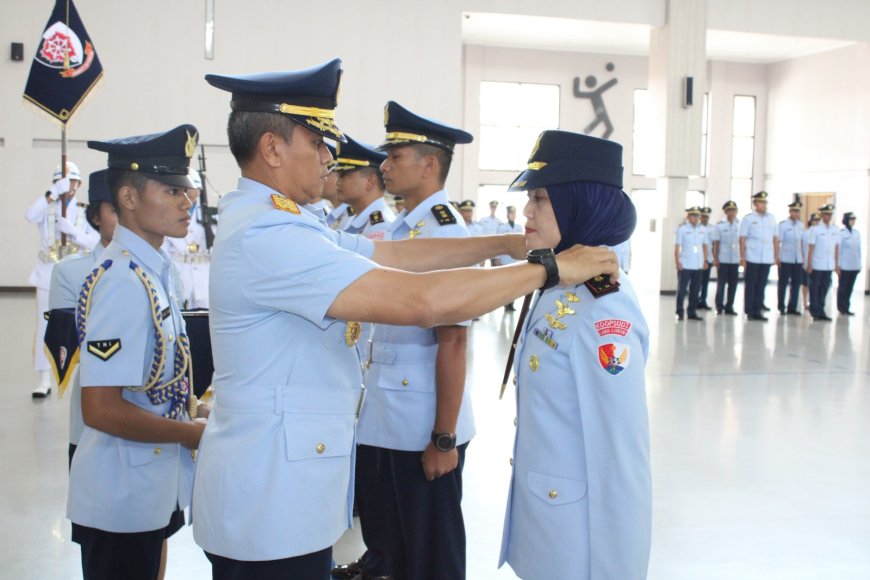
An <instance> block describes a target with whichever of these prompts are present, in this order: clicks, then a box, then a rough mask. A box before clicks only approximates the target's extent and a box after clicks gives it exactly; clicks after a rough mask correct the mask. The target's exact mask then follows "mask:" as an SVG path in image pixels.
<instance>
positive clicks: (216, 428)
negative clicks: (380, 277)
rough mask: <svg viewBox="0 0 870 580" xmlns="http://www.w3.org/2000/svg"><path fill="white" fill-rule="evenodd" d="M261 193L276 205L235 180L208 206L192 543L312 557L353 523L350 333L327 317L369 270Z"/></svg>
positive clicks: (332, 234) (356, 384)
mask: <svg viewBox="0 0 870 580" xmlns="http://www.w3.org/2000/svg"><path fill="white" fill-rule="evenodd" d="M273 195H275V196H277V197H276V198H275V200H277V201H280V200H284V201H286V202H289V200H287V199H286V198H283V197H280V196H278V194H277V193H276V192H275V191H273V190H271V189H269V188H268V187H267V186H265V185H263V184H261V183H258V182H256V181H253V180H250V179H246V178H240V179H239V185H238V190H237V191H233V192H230V193H228V194H227V195H225V196H223V198H221V200H220V203H219V204H218V211H219V214H220V220H221V227H220V230H218V234H217V238H216V241H215V245H214V249H213V252H212V255H213V258H212V267H211V285H210V289H211V309H210V327H211V342H212V349H213V354H214V363H215V372H214V384H213V387H214V393H215V394H214V396H215V406H214V409H213V410H212V412H211V415H210V416H209V420H208V426H207V427H206V429H205V433H204V434H203V438H202V442H201V444H200V448H199V457H198V460H197V472H196V484H195V486H194V499H193V534H194V539H195V540H196V542H197V543H198V544H199V545H200V546H201V547H202V548H203V549H204V550H205V551H207V552H210V553H213V554H218V555H220V556H224V557H227V558H233V559H236V560H277V559H282V558H289V557H294V556H300V555H303V554H310V553H312V552H316V551H319V550H323V549H325V548H327V547H329V546H331V545H333V544H334V543H335V542H336V541H337V540H338V539H339V537H341V535H342V534H343V533H344V531H345V530H346V529H347V528H348V527H350V525H351V522H352V513H351V506H352V503H353V474H354V470H353V462H354V449H355V445H354V423H355V421H356V414H357V408H358V405H359V401H360V395H361V391H362V374H361V370H360V361H359V356H358V355H357V351H356V348H355V346H356V345H355V340H354V338H355V336H356V334H355V333H354V332H353V329H354V326H355V325H354V324H353V323H350V324H349V323H347V322H344V321H341V320H335V319H332V318H329V317H327V315H326V312H327V310H328V309H329V307H330V306H331V305H332V303H333V302H334V301H335V298H336V297H337V296H338V294H339V293H340V292H341V291H342V290H344V289H345V288H347V287H348V286H349V285H350V284H352V283H353V282H354V281H356V280H357V279H358V278H360V277H361V276H363V275H364V274H366V273H367V272H369V271H371V270H372V269H373V268H375V264H374V263H373V262H371V261H370V260H368V259H367V257H370V256H371V255H372V254H373V253H374V242H372V241H370V240H367V239H365V238H363V237H362V236H356V235H351V234H346V233H344V232H336V231H332V230H331V229H329V228H328V227H327V226H326V225H324V224H323V223H321V222H320V221H318V220H317V219H315V218H314V217H313V216H312V215H311V214H310V213H308V212H306V211H303V210H299V209H296V211H298V212H299V213H294V212H293V211H292V210H293V209H295V205H294V204H292V203H290V204H285V205H287V206H289V208H290V209H288V210H280V209H277V208H276V206H275V202H273V198H272V196H273ZM360 254H362V255H360ZM364 256H365V257H364ZM357 338H358V336H357Z"/></svg>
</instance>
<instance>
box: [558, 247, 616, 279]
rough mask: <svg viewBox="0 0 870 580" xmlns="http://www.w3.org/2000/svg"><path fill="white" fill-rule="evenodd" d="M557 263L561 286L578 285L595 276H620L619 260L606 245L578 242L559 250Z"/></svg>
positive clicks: (614, 277)
mask: <svg viewBox="0 0 870 580" xmlns="http://www.w3.org/2000/svg"><path fill="white" fill-rule="evenodd" d="M556 264H557V265H558V267H559V285H560V286H576V285H577V284H582V283H583V282H585V281H586V280H589V279H591V278H594V277H595V276H605V275H609V276H610V278H611V280H616V278H617V277H618V276H619V260H618V259H617V258H616V254H615V253H613V252H611V251H610V250H608V249H607V248H605V247H593V246H581V245H580V244H577V245H575V246H572V247H570V248H568V249H567V250H565V251H564V252H559V254H558V255H557V256H556Z"/></svg>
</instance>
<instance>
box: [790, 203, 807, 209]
mask: <svg viewBox="0 0 870 580" xmlns="http://www.w3.org/2000/svg"><path fill="white" fill-rule="evenodd" d="M803 206H804V204H802V203H801V202H799V201H793V202H791V203H790V204H788V209H801V208H802V207H803Z"/></svg>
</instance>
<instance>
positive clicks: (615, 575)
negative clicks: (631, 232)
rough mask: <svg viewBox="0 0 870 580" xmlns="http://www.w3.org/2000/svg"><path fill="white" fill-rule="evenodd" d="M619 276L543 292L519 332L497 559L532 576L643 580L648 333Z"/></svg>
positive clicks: (532, 579)
mask: <svg viewBox="0 0 870 580" xmlns="http://www.w3.org/2000/svg"><path fill="white" fill-rule="evenodd" d="M619 282H620V284H621V287H620V289H619V292H616V293H612V294H607V295H604V296H602V297H600V298H598V299H595V298H593V296H592V294H591V293H590V292H589V291H588V290H587V289H586V286H585V285H580V286H577V287H574V288H559V287H556V288H551V289H549V290H547V291H545V292H544V293H543V294H541V295H540V297H539V299H537V300H536V302H535V303H534V304H533V307H532V309H531V310H530V312H529V317H528V319H527V322H526V325H525V327H524V329H523V332H522V333H521V338H520V341H519V344H518V346H517V352H516V358H515V363H514V365H515V366H514V373H515V375H516V377H517V378H516V383H515V384H516V385H517V386H516V394H517V422H516V425H517V431H516V440H515V443H514V457H513V463H512V464H513V472H512V476H511V486H510V491H509V493H508V501H507V510H506V514H505V523H504V534H503V536H502V547H501V556H500V559H499V566H501V565H502V564H503V563H504V562H507V563H508V564H510V566H511V568H513V570H514V571H515V572H516V573H517V575H518V576H520V577H521V578H524V579H526V580H556V579H560V578H571V579H572V580H590V579H591V580H603V579H607V580H641V579H643V578H646V574H647V565H648V561H649V553H650V536H651V531H652V491H651V483H650V481H651V475H650V456H649V422H648V418H647V407H646V394H645V390H644V367H645V365H646V359H647V355H648V350H649V330H648V327H647V324H646V321H645V319H644V316H643V314H642V313H641V311H640V307H639V305H638V302H637V297H636V296H635V293H634V290H633V288H632V285H631V282H630V281H629V279H628V276H627V275H623V276H620V278H619ZM569 292H571V293H572V294H573V296H572V295H571V294H569ZM578 299H579V301H578ZM568 309H570V310H568ZM560 313H561V316H560Z"/></svg>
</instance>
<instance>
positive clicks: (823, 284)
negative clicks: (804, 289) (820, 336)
mask: <svg viewBox="0 0 870 580" xmlns="http://www.w3.org/2000/svg"><path fill="white" fill-rule="evenodd" d="M819 214H821V216H822V222H821V223H820V224H817V225H815V226H813V227H812V228H810V233H809V236H808V237H807V246H808V247H807V264H808V266H807V273H808V274H809V276H810V314H812V316H813V320H821V321H824V322H827V321H829V320H831V317H830V316H828V315H827V313H826V312H825V300H827V297H828V290H830V289H831V278H832V272H837V273H838V274H839V272H840V269H839V266H838V262H839V249H840V248H839V243H840V228H838V227H837V226H835V225H834V224H832V223H831V218H832V217H833V215H834V206H833V205H831V204H828V205H823V206H822V207H820V208H819Z"/></svg>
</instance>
